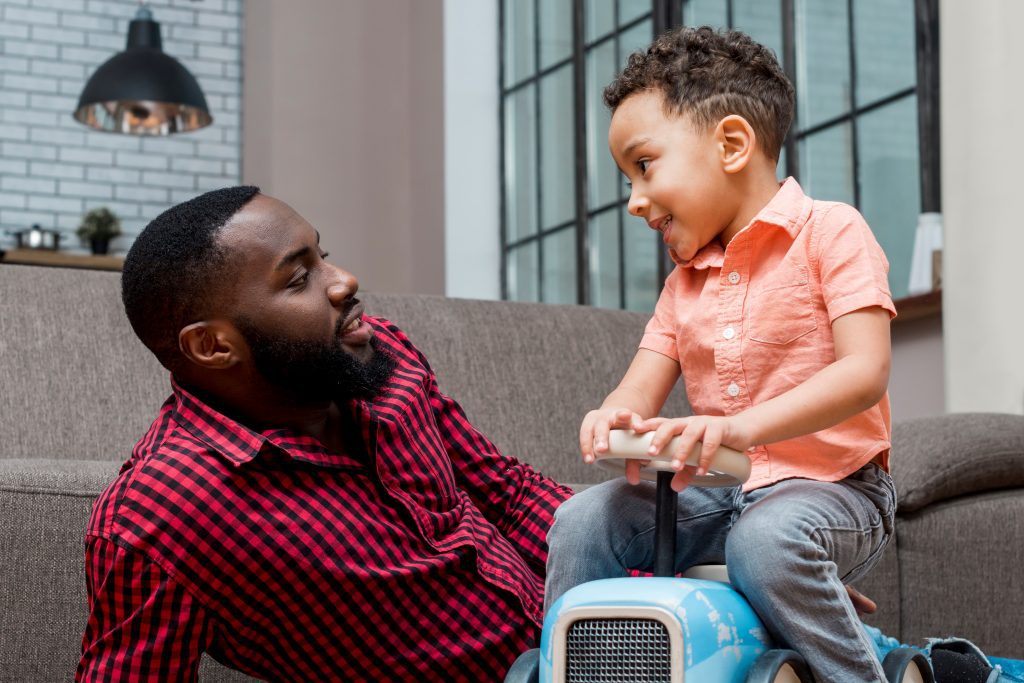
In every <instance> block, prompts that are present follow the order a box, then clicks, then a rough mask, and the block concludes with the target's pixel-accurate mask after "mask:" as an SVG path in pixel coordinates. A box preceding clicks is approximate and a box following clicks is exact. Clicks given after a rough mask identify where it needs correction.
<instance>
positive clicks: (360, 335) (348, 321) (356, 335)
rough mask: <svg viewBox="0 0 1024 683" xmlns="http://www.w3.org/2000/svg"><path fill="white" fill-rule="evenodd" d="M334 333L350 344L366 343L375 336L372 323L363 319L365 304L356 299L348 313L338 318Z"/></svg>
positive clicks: (343, 341)
mask: <svg viewBox="0 0 1024 683" xmlns="http://www.w3.org/2000/svg"><path fill="white" fill-rule="evenodd" d="M334 335H335V337H336V338H337V339H339V340H340V341H341V342H342V343H344V344H348V345H350V346H360V345H363V344H366V343H368V342H369V341H370V338H371V337H373V328H372V327H370V323H368V322H366V321H365V320H363V305H362V304H361V303H359V302H358V301H356V302H355V303H354V304H352V305H351V307H350V308H349V310H348V313H347V314H346V315H345V316H344V317H343V318H339V319H338V323H337V325H336V326H335V329H334Z"/></svg>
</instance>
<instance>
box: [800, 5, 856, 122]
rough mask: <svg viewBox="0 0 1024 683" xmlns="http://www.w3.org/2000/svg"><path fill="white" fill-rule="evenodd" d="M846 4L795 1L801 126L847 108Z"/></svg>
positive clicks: (848, 47)
mask: <svg viewBox="0 0 1024 683" xmlns="http://www.w3.org/2000/svg"><path fill="white" fill-rule="evenodd" d="M846 19H847V16H846V3H845V2H836V0H797V3H796V73H797V79H796V80H797V82H796V99H797V104H798V106H799V109H800V113H799V123H800V128H802V129H806V128H808V127H810V126H813V125H815V124H817V123H821V122H822V121H826V120H828V119H830V118H832V117H834V116H838V115H840V114H844V113H846V112H848V111H849V110H850V45H849V34H848V31H847V27H848V24H847V21H846Z"/></svg>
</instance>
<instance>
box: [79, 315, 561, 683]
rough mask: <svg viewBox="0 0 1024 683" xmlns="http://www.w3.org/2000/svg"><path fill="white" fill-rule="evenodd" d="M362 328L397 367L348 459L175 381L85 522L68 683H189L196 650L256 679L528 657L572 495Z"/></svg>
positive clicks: (482, 665) (395, 341)
mask: <svg viewBox="0 0 1024 683" xmlns="http://www.w3.org/2000/svg"><path fill="white" fill-rule="evenodd" d="M368 320H369V322H370V323H371V324H372V325H373V326H374V328H375V331H376V334H377V339H378V340H379V342H380V344H381V346H382V347H383V348H384V349H386V350H387V351H388V352H389V353H390V354H391V355H392V356H394V357H395V359H396V360H397V362H398V364H397V367H396V371H395V373H394V375H393V377H392V378H391V379H390V380H389V381H388V384H387V386H386V388H385V389H384V391H383V393H382V394H381V395H380V396H378V397H377V398H375V399H374V400H372V401H353V402H351V403H350V404H348V410H347V411H346V412H347V414H348V415H349V416H350V418H351V425H352V427H351V430H349V433H348V434H347V435H346V438H347V442H348V444H349V445H348V447H347V449H346V451H345V452H335V451H329V450H327V449H326V448H325V447H324V446H323V445H321V444H320V442H319V441H317V440H315V439H313V438H310V437H307V436H303V435H300V434H297V433H295V432H293V431H291V430H288V429H278V430H270V431H265V432H262V433H256V432H254V431H252V430H250V429H247V428H246V427H244V426H242V425H241V424H239V423H238V422H235V421H234V420H231V419H229V418H228V417H226V416H224V415H223V414H221V413H218V412H217V411H215V410H213V409H212V408H210V407H209V406H207V405H206V404H204V403H203V402H202V401H200V400H199V399H197V398H196V397H195V396H193V395H191V394H190V393H189V392H188V391H185V390H183V389H182V388H181V387H179V386H177V385H175V386H174V394H173V395H172V396H171V397H170V398H169V399H168V400H167V402H166V403H165V404H164V406H163V408H162V410H161V411H160V414H159V416H158V417H157V419H156V421H155V422H154V423H153V426H152V427H150V429H149V432H148V433H147V434H146V435H145V437H144V438H143V439H142V440H141V441H140V442H139V444H138V445H137V446H136V447H135V449H134V451H133V453H132V457H131V459H130V460H129V461H128V462H126V463H125V465H124V466H123V467H122V469H121V473H120V475H119V476H118V478H117V479H116V480H115V481H114V482H113V484H111V486H110V487H109V488H108V489H107V491H106V492H105V493H104V494H103V495H102V496H100V498H99V499H98V500H97V502H96V504H95V506H94V508H93V514H92V519H91V520H90V522H89V528H88V532H87V536H86V575H87V582H88V591H89V606H90V616H89V622H88V625H87V628H86V632H85V637H84V640H83V656H82V660H81V663H80V665H79V669H78V675H77V679H78V680H87V681H94V680H95V681H98V680H131V681H136V680H143V679H149V680H160V681H176V680H195V679H196V677H197V669H198V664H199V657H200V654H201V653H202V652H207V653H209V654H210V655H212V656H213V657H215V658H216V659H217V660H219V661H220V662H222V663H224V664H226V665H228V666H230V667H232V668H236V669H240V670H242V671H244V672H246V673H249V674H250V675H253V676H256V677H259V678H264V679H268V680H291V681H295V680H302V681H325V680H345V681H361V680H372V681H378V680H416V681H474V682H479V681H498V680H501V679H502V677H503V676H504V674H505V672H506V670H507V669H508V667H509V666H510V665H511V663H512V661H513V660H514V659H515V657H516V656H517V655H518V654H519V653H520V652H522V651H524V650H526V649H528V648H530V647H533V646H534V645H535V643H536V641H537V637H538V633H539V625H540V620H541V617H542V605H543V601H542V592H543V576H544V561H545V557H546V553H547V546H546V543H545V535H546V532H547V529H548V527H549V526H550V525H551V522H552V519H553V514H554V511H555V508H556V507H557V506H558V505H559V503H561V502H562V501H563V500H565V499H566V498H567V497H568V496H569V495H570V491H569V489H567V488H565V487H561V486H558V485H557V484H555V483H554V482H553V481H551V480H550V479H546V478H544V477H543V476H541V475H540V474H538V473H537V472H535V471H534V470H532V469H531V468H530V467H528V466H526V465H524V464H521V463H519V462H517V461H516V460H515V459H514V458H511V457H508V456H505V455H502V454H501V453H500V452H499V451H498V449H497V448H496V447H495V446H494V445H493V444H492V443H491V442H490V441H489V440H488V439H487V438H486V437H485V436H484V435H482V434H481V433H480V432H478V431H477V430H476V429H475V428H474V427H473V426H472V425H471V424H470V423H469V421H468V420H467V419H466V416H465V414H464V413H463V412H462V409H461V408H460V407H459V405H458V404H457V403H456V402H455V401H453V400H452V399H450V398H448V397H447V396H444V395H443V394H441V393H440V391H438V387H437V383H436V380H435V377H434V374H433V373H432V372H431V370H430V367H429V366H428V365H427V362H426V359H425V358H424V357H423V355H422V354H421V353H420V352H419V351H418V350H417V349H416V348H415V347H414V346H413V345H412V344H411V342H410V341H409V340H408V338H406V336H405V335H404V334H403V333H402V332H401V331H400V330H399V329H398V328H396V327H395V326H393V325H392V324H391V323H389V322H386V321H383V320H373V319H369V318H368ZM343 410H344V408H343Z"/></svg>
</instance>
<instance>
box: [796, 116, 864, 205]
mask: <svg viewBox="0 0 1024 683" xmlns="http://www.w3.org/2000/svg"><path fill="white" fill-rule="evenodd" d="M800 185H801V186H802V187H803V189H804V192H806V193H807V194H808V195H810V196H811V197H814V198H815V199H824V200H828V201H837V202H846V203H847V204H853V203H854V201H853V153H852V150H851V148H850V124H848V123H843V124H840V125H836V126H832V127H830V128H827V129H825V130H823V131H821V132H820V133H815V134H814V135H810V136H808V137H806V138H804V139H803V140H801V141H800Z"/></svg>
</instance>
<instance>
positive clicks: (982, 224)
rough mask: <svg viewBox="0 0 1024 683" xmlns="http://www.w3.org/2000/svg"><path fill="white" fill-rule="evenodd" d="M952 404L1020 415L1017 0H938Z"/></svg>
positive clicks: (1022, 245) (1023, 223) (1023, 176)
mask: <svg viewBox="0 0 1024 683" xmlns="http://www.w3.org/2000/svg"><path fill="white" fill-rule="evenodd" d="M939 19H940V22H941V26H942V48H941V49H942V60H941V70H942V71H941V73H942V94H941V99H942V197H943V199H942V201H943V213H944V228H945V249H944V251H945V253H944V255H943V261H944V272H943V290H944V294H943V296H944V300H943V310H944V316H945V335H944V339H945V363H946V405H947V408H948V409H949V410H950V411H955V412H962V411H995V412H1007V413H1018V414H1020V413H1024V283H1022V280H1021V276H1022V274H1024V268H1022V259H1021V256H1022V254H1024V218H1022V213H1021V188H1022V185H1024V171H1022V166H1021V163H1022V160H1024V136H1022V135H1021V124H1020V117H1021V112H1022V111H1024V89H1022V88H1021V87H1020V81H1021V73H1022V71H1024V53H1022V52H1021V49H1020V30H1019V28H1020V26H1022V25H1024V3H1022V2H1019V1H1018V0H973V1H972V2H963V1H962V0H941V3H940V15H939Z"/></svg>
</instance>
